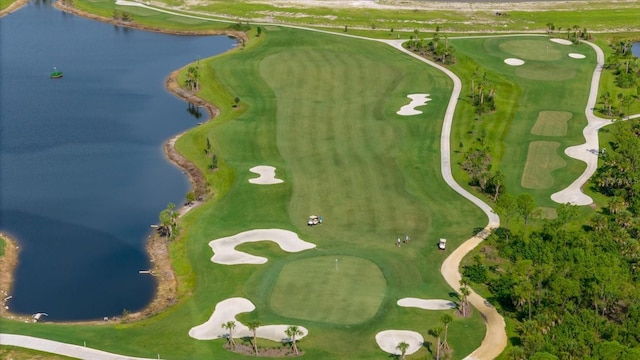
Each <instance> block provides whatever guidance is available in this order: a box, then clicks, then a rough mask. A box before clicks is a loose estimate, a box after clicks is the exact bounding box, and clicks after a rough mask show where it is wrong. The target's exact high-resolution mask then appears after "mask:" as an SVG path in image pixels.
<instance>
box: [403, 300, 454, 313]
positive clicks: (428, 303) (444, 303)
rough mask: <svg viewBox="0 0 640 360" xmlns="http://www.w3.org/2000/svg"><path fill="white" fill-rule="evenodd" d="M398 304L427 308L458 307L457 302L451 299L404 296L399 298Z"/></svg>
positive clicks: (444, 308) (443, 308) (447, 308)
mask: <svg viewBox="0 0 640 360" xmlns="http://www.w3.org/2000/svg"><path fill="white" fill-rule="evenodd" d="M398 306H402V307H417V308H420V309H425V310H450V309H455V308H456V307H458V306H457V305H456V303H454V302H453V301H449V300H437V299H433V300H429V299H418V298H403V299H400V300H398Z"/></svg>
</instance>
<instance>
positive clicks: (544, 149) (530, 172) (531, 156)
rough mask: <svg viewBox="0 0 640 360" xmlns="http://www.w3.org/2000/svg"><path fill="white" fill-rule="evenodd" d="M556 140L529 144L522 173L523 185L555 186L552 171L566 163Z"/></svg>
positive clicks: (536, 186) (531, 187)
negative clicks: (559, 151)
mask: <svg viewBox="0 0 640 360" xmlns="http://www.w3.org/2000/svg"><path fill="white" fill-rule="evenodd" d="M559 147H560V143H559V142H556V141H532V142H531V143H530V144H529V152H528V155H527V161H526V162H525V164H524V172H523V174H522V187H523V188H526V189H548V188H550V187H552V186H553V184H554V178H553V176H552V172H553V171H554V170H556V169H559V168H561V167H563V166H565V165H566V162H565V161H564V160H563V159H562V157H560V154H559V153H558V148H559Z"/></svg>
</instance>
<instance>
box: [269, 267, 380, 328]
mask: <svg viewBox="0 0 640 360" xmlns="http://www.w3.org/2000/svg"><path fill="white" fill-rule="evenodd" d="M386 289H387V284H386V280H385V278H384V276H383V275H382V272H381V271H380V268H379V267H378V266H377V265H376V264H374V263H373V262H371V261H369V260H366V259H363V258H358V257H353V256H320V257H314V258H309V259H303V260H298V261H294V262H291V263H289V264H287V265H285V266H284V267H283V268H282V270H281V272H280V275H279V276H278V279H277V280H276V284H275V286H274V287H273V290H272V292H271V298H270V304H271V308H272V309H273V310H274V311H275V312H277V313H279V314H280V315H282V316H287V317H291V318H297V319H304V320H312V321H320V322H325V323H334V324H341V325H350V324H359V323H362V322H364V321H366V320H368V319H370V318H371V317H373V316H374V315H375V314H376V312H377V311H378V308H379V307H380V304H381V303H382V300H383V299H384V296H385V293H386Z"/></svg>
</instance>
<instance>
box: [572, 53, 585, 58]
mask: <svg viewBox="0 0 640 360" xmlns="http://www.w3.org/2000/svg"><path fill="white" fill-rule="evenodd" d="M569 57H570V58H574V59H584V58H585V57H586V56H584V55H582V54H576V53H570V54H569Z"/></svg>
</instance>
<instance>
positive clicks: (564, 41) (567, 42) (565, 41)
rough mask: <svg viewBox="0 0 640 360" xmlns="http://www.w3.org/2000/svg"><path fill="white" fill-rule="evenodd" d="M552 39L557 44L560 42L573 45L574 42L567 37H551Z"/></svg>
mask: <svg viewBox="0 0 640 360" xmlns="http://www.w3.org/2000/svg"><path fill="white" fill-rule="evenodd" d="M550 40H551V41H553V42H554V43H556V44H560V45H571V44H573V43H572V42H571V41H569V40H567V39H558V38H553V39H550Z"/></svg>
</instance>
